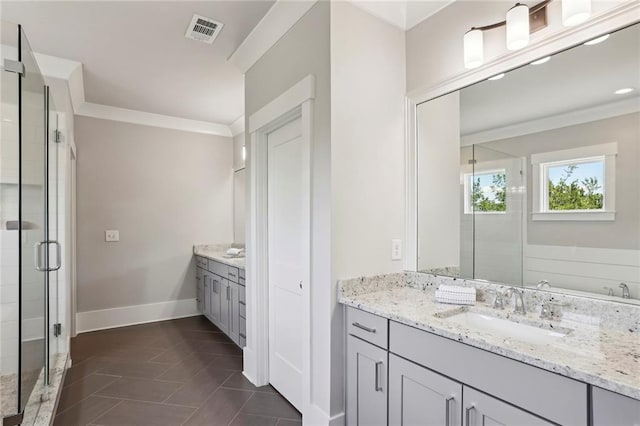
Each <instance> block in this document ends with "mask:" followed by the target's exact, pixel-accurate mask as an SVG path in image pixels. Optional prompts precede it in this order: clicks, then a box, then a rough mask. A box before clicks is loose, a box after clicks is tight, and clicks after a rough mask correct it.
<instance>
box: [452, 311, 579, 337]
mask: <svg viewBox="0 0 640 426" xmlns="http://www.w3.org/2000/svg"><path fill="white" fill-rule="evenodd" d="M446 321H448V322H453V323H456V324H459V325H461V326H463V327H466V328H470V329H475V330H478V331H487V332H490V333H491V334H493V335H495V336H499V337H504V338H512V339H515V340H519V341H522V342H527V343H532V344H537V345H545V344H549V343H554V342H558V341H559V340H560V339H562V338H563V337H565V336H566V335H567V334H568V333H569V331H570V330H568V329H565V328H562V327H558V328H556V329H553V330H551V329H549V328H544V327H536V326H533V325H529V324H523V323H518V322H515V321H510V320H508V319H503V318H498V317H494V316H491V315H486V314H482V313H478V312H472V311H462V312H459V313H455V314H452V315H451V316H448V317H447V318H446Z"/></svg>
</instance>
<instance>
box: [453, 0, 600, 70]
mask: <svg viewBox="0 0 640 426" xmlns="http://www.w3.org/2000/svg"><path fill="white" fill-rule="evenodd" d="M551 1H552V0H543V1H542V2H540V3H538V4H536V5H534V6H532V7H530V8H529V7H528V6H527V5H525V4H522V3H516V5H515V6H513V7H512V8H511V9H509V11H507V16H506V19H505V20H504V21H502V22H498V23H495V24H491V25H485V26H483V27H472V28H471V29H470V30H469V31H467V32H466V33H465V35H464V66H465V68H467V69H473V68H478V67H479V66H480V65H482V63H483V61H484V52H483V37H482V33H483V32H484V31H488V30H492V29H494V28H500V27H505V26H506V30H507V31H506V32H507V43H506V44H507V49H509V50H518V49H522V48H523V47H526V46H527V45H528V44H529V39H530V34H531V33H533V32H535V31H538V30H540V29H542V28H545V27H546V26H547V5H548V4H549V3H550V2H551ZM590 16H591V0H562V23H563V24H564V25H565V26H568V27H569V26H574V25H578V24H581V23H582V22H584V21H586V20H587V19H589V17H590ZM596 40H597V41H596ZM604 40H606V37H605V38H603V39H602V40H599V39H594V40H592V42H593V43H591V42H587V43H591V44H596V43H600V42H602V41H604ZM541 63H544V62H541Z"/></svg>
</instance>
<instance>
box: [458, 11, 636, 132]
mask: <svg viewBox="0 0 640 426" xmlns="http://www.w3.org/2000/svg"><path fill="white" fill-rule="evenodd" d="M624 87H631V88H634V89H635V91H634V92H632V93H630V94H627V95H624V96H623V95H616V94H614V92H615V91H616V90H618V89H621V88H624ZM639 91H640V24H638V25H635V26H633V27H629V28H627V29H624V30H621V31H618V32H616V33H613V34H611V36H610V37H609V39H608V40H606V41H604V42H602V43H600V44H597V45H593V46H584V45H581V46H578V47H575V48H573V49H570V50H568V51H566V52H561V53H559V54H556V55H554V56H553V57H552V58H551V60H550V61H549V62H547V63H545V64H541V65H527V66H525V67H523V68H520V69H517V70H514V71H511V72H509V73H507V74H506V75H505V76H504V78H502V79H500V80H496V81H483V82H481V83H478V84H476V85H473V86H470V87H467V88H465V89H462V90H461V92H460V111H461V133H462V135H466V136H469V135H472V134H475V135H478V134H480V133H482V132H489V131H491V130H495V129H501V128H505V127H508V126H514V125H521V124H523V123H527V122H531V121H533V120H541V119H549V118H554V117H557V116H559V115H561V114H569V113H574V114H575V113H576V112H579V111H585V110H588V109H591V110H593V109H594V108H597V109H599V110H600V111H611V110H612V109H611V108H603V107H604V106H607V105H613V104H614V103H615V104H620V102H621V101H631V103H630V104H631V106H632V107H633V108H636V109H637V108H638V107H640V101H638V92H639ZM634 99H635V101H634ZM627 105H629V102H627Z"/></svg>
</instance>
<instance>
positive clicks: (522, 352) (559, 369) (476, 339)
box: [338, 272, 640, 399]
mask: <svg viewBox="0 0 640 426" xmlns="http://www.w3.org/2000/svg"><path fill="white" fill-rule="evenodd" d="M442 283H446V284H455V285H467V286H469V285H473V286H474V287H476V289H477V291H478V295H477V300H478V302H477V303H476V305H475V306H473V307H465V308H463V307H460V306H455V305H445V304H440V303H437V302H436V301H435V297H434V291H435V288H436V286H437V285H438V284H442ZM495 287H497V286H496V285H492V284H488V283H482V282H474V281H466V280H460V279H458V280H454V279H451V278H445V277H436V276H433V275H430V274H417V273H410V272H407V273H404V274H393V275H385V276H378V277H370V278H358V279H353V280H345V281H341V282H340V283H339V286H338V301H339V302H340V303H342V304H344V305H348V306H353V307H356V308H358V309H362V310H364V311H367V312H370V313H373V314H376V315H380V316H382V317H386V318H388V319H390V320H393V321H397V322H399V323H403V324H406V325H409V326H412V327H416V328H419V329H422V330H425V331H428V332H430V333H433V334H436V335H439V336H442V337H446V338H449V339H452V340H456V341H458V342H461V343H465V344H468V345H471V346H474V347H477V348H479V349H484V350H487V351H489V352H492V353H495V354H499V355H503V356H505V357H508V358H511V359H514V360H516V361H520V362H523V363H526V364H529V365H533V366H536V367H539V368H542V369H545V370H548V371H551V372H554V373H557V374H561V375H563V376H566V377H569V378H572V379H575V380H579V381H582V382H585V383H589V384H592V385H594V386H598V387H600V388H603V389H607V390H610V391H613V392H617V393H620V394H623V395H626V396H629V397H631V398H635V399H640V309H638V307H637V306H634V305H624V304H620V303H612V302H607V301H600V300H596V299H587V298H577V297H573V296H562V297H559V296H558V295H551V296H550V295H549V293H545V292H539V291H535V290H525V297H526V299H525V300H526V302H527V307H528V309H529V312H528V313H527V315H524V316H523V315H517V314H513V313H512V309H510V305H511V303H509V307H506V308H505V310H503V311H500V310H496V309H493V308H492V306H491V304H490V303H489V301H488V300H487V301H485V299H489V297H488V296H486V295H488V292H487V290H489V289H491V288H495ZM549 297H552V298H554V300H555V301H558V302H561V303H562V304H563V305H564V307H563V315H562V319H561V320H555V321H551V320H541V319H540V318H539V315H540V305H541V301H542V300H543V298H549ZM465 309H469V310H471V311H475V312H478V313H486V314H490V315H492V316H498V317H502V318H506V319H509V320H511V321H515V322H522V323H525V324H528V325H535V326H537V327H541V328H549V329H551V328H553V327H555V328H556V329H557V328H558V327H560V328H564V329H569V330H570V331H569V333H568V334H567V335H566V336H564V337H562V338H561V339H559V341H557V342H554V343H553V344H549V343H548V344H533V343H529V342H526V341H525V340H517V339H515V338H505V337H503V336H499V335H495V334H492V333H491V332H489V331H486V330H480V329H476V328H473V329H472V328H468V327H466V326H463V325H459V324H456V323H453V322H450V321H448V320H447V317H448V316H451V315H452V314H455V313H456V311H462V310H465Z"/></svg>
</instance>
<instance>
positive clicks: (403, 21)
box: [349, 0, 455, 31]
mask: <svg viewBox="0 0 640 426" xmlns="http://www.w3.org/2000/svg"><path fill="white" fill-rule="evenodd" d="M349 1H350V2H351V3H353V4H354V5H355V6H357V7H359V8H360V9H362V10H364V11H366V12H368V13H370V14H371V15H373V16H376V17H378V18H380V19H382V20H384V21H387V22H388V23H390V24H392V25H395V26H396V27H398V28H401V29H403V30H405V31H406V30H408V29H411V28H412V27H414V26H415V25H417V24H419V23H420V22H422V21H424V20H425V19H427V18H428V17H430V16H432V15H434V14H436V13H438V12H439V11H440V10H442V9H444V8H445V7H447V6H448V5H450V4H451V3H453V2H454V1H455V0H428V1H417V0H374V1H371V0H349Z"/></svg>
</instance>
